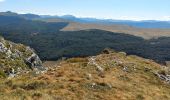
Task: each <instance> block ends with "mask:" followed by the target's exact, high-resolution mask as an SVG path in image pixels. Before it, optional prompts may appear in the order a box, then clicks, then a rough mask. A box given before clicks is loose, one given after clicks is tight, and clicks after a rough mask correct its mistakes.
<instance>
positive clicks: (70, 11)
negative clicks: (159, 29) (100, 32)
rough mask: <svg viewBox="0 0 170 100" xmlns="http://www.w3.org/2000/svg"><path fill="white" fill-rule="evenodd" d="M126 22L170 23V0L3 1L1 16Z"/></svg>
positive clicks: (0, 9) (0, 2) (0, 1)
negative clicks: (14, 13) (13, 14)
mask: <svg viewBox="0 0 170 100" xmlns="http://www.w3.org/2000/svg"><path fill="white" fill-rule="evenodd" d="M4 11H12V12H18V13H34V14H41V15H74V16H77V17H92V18H102V19H103V18H104V19H123V20H166V21H167V20H170V0H0V12H4Z"/></svg>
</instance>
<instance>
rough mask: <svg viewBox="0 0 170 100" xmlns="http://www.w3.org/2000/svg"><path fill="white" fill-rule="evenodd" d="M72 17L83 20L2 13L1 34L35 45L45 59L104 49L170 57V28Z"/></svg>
mask: <svg viewBox="0 0 170 100" xmlns="http://www.w3.org/2000/svg"><path fill="white" fill-rule="evenodd" d="M71 18H74V19H81V20H83V19H82V18H76V17H73V16H71V15H69V16H68V15H66V16H49V15H35V14H17V13H14V12H1V13H0V23H1V24H0V35H2V36H3V37H4V38H5V39H8V40H11V41H13V42H16V43H23V44H25V45H29V46H31V47H32V48H34V49H35V50H36V51H37V53H38V55H39V56H40V58H41V59H42V60H56V59H60V58H62V57H66V58H70V57H80V56H81V57H82V56H92V55H96V54H98V53H99V52H100V51H101V50H103V49H104V48H112V49H115V50H117V51H125V52H127V54H135V55H138V56H142V57H144V58H149V59H153V60H155V61H157V62H159V63H163V64H164V63H165V62H166V61H169V60H170V56H169V54H170V52H169V51H170V48H169V47H170V39H169V37H170V34H169V33H170V29H162V28H137V27H132V26H128V25H118V24H114V25H110V24H107V25H106V24H105V23H101V24H99V23H98V24H97V23H92V22H88V23H87V22H79V21H75V20H71ZM96 22H97V21H96ZM118 22H122V21H118ZM128 22H132V21H128ZM142 22H143V21H142ZM150 22H157V21H148V23H150ZM166 23H168V22H166ZM49 48H50V49H49Z"/></svg>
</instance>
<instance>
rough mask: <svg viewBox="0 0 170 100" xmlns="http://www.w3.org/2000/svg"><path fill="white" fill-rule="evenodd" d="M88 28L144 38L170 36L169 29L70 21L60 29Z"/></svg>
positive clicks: (75, 29) (76, 29)
mask: <svg viewBox="0 0 170 100" xmlns="http://www.w3.org/2000/svg"><path fill="white" fill-rule="evenodd" d="M88 29H100V30H105V31H110V32H118V33H125V34H130V35H134V36H139V37H143V38H144V39H151V38H158V37H163V36H167V37H170V29H147V28H135V27H131V26H126V25H100V24H81V23H75V22H70V23H69V25H68V26H66V27H64V28H63V29H62V31H78V30H88Z"/></svg>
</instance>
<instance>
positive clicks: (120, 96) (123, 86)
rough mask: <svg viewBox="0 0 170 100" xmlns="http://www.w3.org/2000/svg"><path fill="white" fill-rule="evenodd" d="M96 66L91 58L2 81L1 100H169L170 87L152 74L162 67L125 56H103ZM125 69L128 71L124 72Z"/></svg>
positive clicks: (145, 60)
mask: <svg viewBox="0 0 170 100" xmlns="http://www.w3.org/2000/svg"><path fill="white" fill-rule="evenodd" d="M96 63H98V64H99V65H100V66H101V67H102V68H103V69H104V72H103V73H102V74H103V76H104V77H101V75H100V74H101V73H100V72H99V71H98V70H96V67H95V66H94V65H93V64H88V58H72V59H68V60H66V61H61V62H56V63H55V62H48V63H47V62H46V63H45V64H46V65H48V64H49V65H50V66H52V65H51V64H54V65H55V66H53V67H50V68H49V70H48V72H47V73H45V74H42V75H37V76H35V75H32V74H25V75H23V76H20V77H17V78H14V79H11V80H7V79H1V80H0V98H1V99H2V100H22V99H23V100H32V99H33V100H161V99H162V100H169V99H170V95H169V94H170V85H169V84H167V83H165V82H163V81H161V80H160V79H159V78H157V77H156V76H155V75H154V74H153V72H154V71H157V70H161V68H160V67H161V65H159V64H157V63H155V62H153V61H151V60H147V59H143V58H140V57H136V56H126V55H124V54H123V53H112V54H101V55H98V56H96ZM125 67H126V70H124V68H125Z"/></svg>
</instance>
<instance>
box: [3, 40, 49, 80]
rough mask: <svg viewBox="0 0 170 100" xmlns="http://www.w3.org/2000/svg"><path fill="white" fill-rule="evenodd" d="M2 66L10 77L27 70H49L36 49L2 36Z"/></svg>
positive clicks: (38, 71)
mask: <svg viewBox="0 0 170 100" xmlns="http://www.w3.org/2000/svg"><path fill="white" fill-rule="evenodd" d="M0 66H1V69H0V70H1V71H3V72H4V73H6V75H8V76H9V77H10V78H12V77H15V76H16V75H18V74H21V73H22V72H25V71H28V70H29V71H37V73H41V71H42V72H43V73H44V72H45V70H47V69H46V68H45V67H43V66H42V61H41V60H40V58H39V56H38V55H37V54H36V53H35V51H34V50H33V49H32V48H30V47H28V46H24V45H22V44H16V43H13V42H10V41H7V40H4V38H2V37H0Z"/></svg>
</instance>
